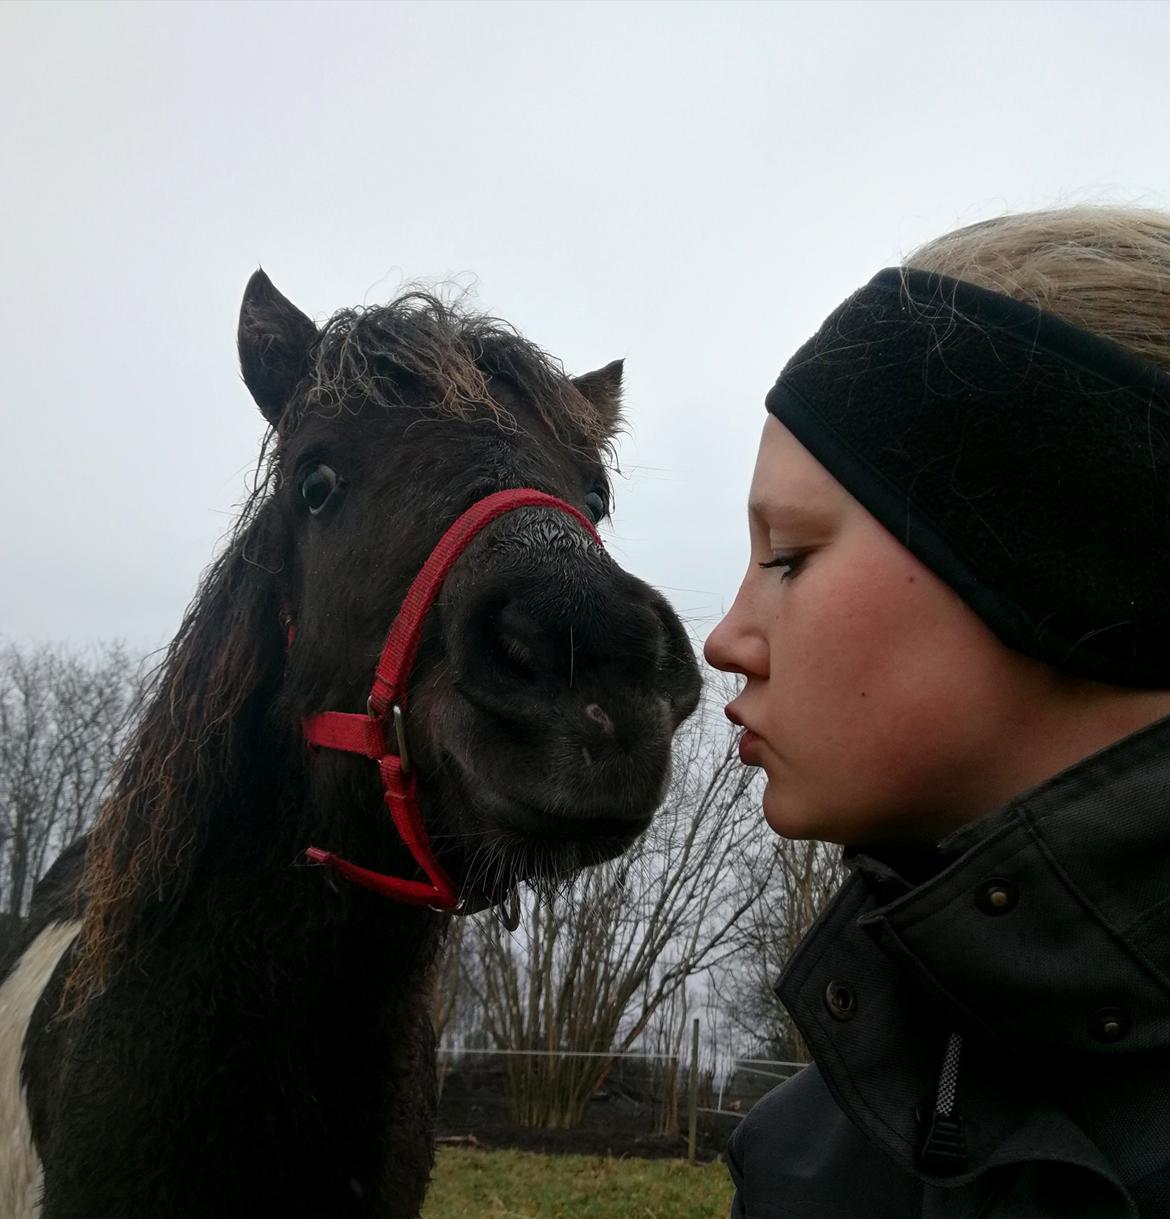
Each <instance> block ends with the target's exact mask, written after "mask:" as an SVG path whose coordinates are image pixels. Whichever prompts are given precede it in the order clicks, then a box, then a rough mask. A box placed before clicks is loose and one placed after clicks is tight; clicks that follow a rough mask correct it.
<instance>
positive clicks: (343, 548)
mask: <svg viewBox="0 0 1170 1219" xmlns="http://www.w3.org/2000/svg"><path fill="white" fill-rule="evenodd" d="M239 351H240V362H241V367H242V370H243V376H244V381H245V383H246V385H247V387H248V389H249V390H250V391H251V394H252V396H253V397H254V398H255V400H256V402H257V404H258V405H259V407H260V410H261V411H262V412H263V414H264V417H265V418H266V419H267V421H268V423H269V425H270V426H271V432H270V435H269V438H268V441H267V447H266V453H267V456H266V465H265V475H266V476H265V477H264V478H262V479H261V480H260V486H259V488H258V490H257V492H256V494H255V496H254V497H253V500H252V502H251V503H250V504H249V505H248V506H247V508H246V509H245V513H244V516H243V517H242V518H241V522H240V524H239V526H238V527H237V530H236V533H235V535H234V538H233V540H232V542H231V544H230V545H229V546H228V548H227V550H226V551H225V553H224V555H223V556H221V558H220V560H219V561H218V562H217V564H216V565H215V566H214V567H213V568H212V570H211V571H210V573H209V574H208V576H207V577H206V579H205V581H204V585H203V587H202V590H201V593H200V595H199V597H198V598H197V600H196V601H195V602H194V603H193V605H192V607H191V609H190V610H189V612H188V615H187V619H186V621H185V622H184V624H183V627H182V629H181V630H180V633H179V635H178V637H177V638H176V640H175V642H174V644H173V645H172V648H171V651H170V654H169V656H168V659H167V661H166V663H165V665H164V666H163V668H162V670H161V671H160V674H159V677H158V679H157V684H156V692H155V695H154V698H153V700H152V702H151V703H150V704H149V705H148V707H147V710H146V712H145V714H144V716H143V719H142V723H141V726H140V728H139V732H138V737H137V739H136V741H135V742H134V743H133V744H132V747H131V749H130V751H129V752H128V753H127V755H126V759H125V761H124V762H123V765H122V769H121V772H120V776H119V782H118V785H117V788H116V790H115V793H114V797H113V798H112V800H111V801H110V804H109V805H108V806H107V808H106V810H105V813H104V814H103V817H102V818H101V820H100V821H99V825H98V827H97V829H96V832H95V835H94V840H93V842H92V843H91V847H90V860H89V885H88V887H89V890H90V901H91V911H90V915H89V916H88V922H89V923H90V924H91V928H92V929H96V930H94V931H93V935H94V936H96V938H97V939H98V940H101V939H103V938H105V937H106V936H107V935H108V934H109V933H111V932H112V930H113V928H112V926H111V925H109V919H110V918H111V916H116V917H114V922H115V923H117V922H125V919H126V917H128V912H129V911H131V910H132V908H133V907H134V906H135V905H136V904H138V905H139V906H141V905H142V904H143V903H144V902H147V903H148V902H149V901H150V900H152V897H153V898H158V899H160V900H162V901H164V902H165V901H166V900H168V895H174V896H175V897H178V896H181V893H182V891H183V890H184V889H185V888H186V887H188V885H189V882H190V878H191V876H192V875H193V874H194V872H195V870H196V869H197V867H198V862H197V861H198V858H199V856H200V853H201V852H200V848H201V846H203V845H204V844H206V843H207V842H209V841H210V840H211V838H213V837H215V830H214V828H213V827H214V823H215V818H216V816H219V815H223V814H221V813H217V812H216V810H217V809H223V808H224V806H225V805H229V806H233V807H235V811H234V813H233V814H232V816H231V817H230V819H227V820H228V822H229V825H230V828H229V829H227V830H225V831H224V833H226V834H228V835H229V836H230V837H231V838H232V840H233V842H234V843H235V844H236V847H237V849H238V851H239V852H242V854H243V855H244V856H249V847H248V842H249V839H248V835H249V834H252V833H255V832H258V829H257V828H256V827H253V825H252V824H251V823H250V821H249V816H250V814H249V813H248V811H247V810H246V809H242V808H240V807H239V806H240V804H241V802H242V800H243V798H244V794H250V800H251V805H252V806H253V807H258V806H260V805H265V804H266V805H269V806H270V805H272V804H274V803H276V804H281V805H282V808H281V810H280V815H279V827H278V828H277V829H275V830H273V832H274V833H276V834H277V836H278V837H279V840H280V849H281V850H285V851H293V850H294V848H295V846H296V845H297V843H298V842H299V844H300V846H301V847H303V846H306V845H308V843H309V841H310V840H312V841H315V842H319V843H320V845H321V846H322V847H325V848H327V849H329V850H335V851H337V852H339V853H343V854H345V855H347V856H348V857H349V858H352V859H355V860H356V861H358V862H360V863H362V864H363V865H365V866H367V867H372V868H377V869H379V870H387V871H397V872H399V873H403V871H404V869H405V870H406V874H409V872H410V870H411V869H412V868H413V867H414V864H413V861H412V860H411V858H410V857H409V856H408V855H406V854H405V852H404V849H403V847H402V844H401V842H400V841H399V840H398V837H397V835H396V834H395V832H394V829H393V827H392V825H391V824H390V821H389V818H388V816H387V813H386V809H385V806H384V803H383V798H382V789H381V784H380V782H379V777H378V768H377V766H375V765H374V764H373V763H372V762H369V761H367V760H366V759H363V758H360V757H355V756H352V755H349V754H344V753H335V752H333V751H331V750H320V751H311V750H310V749H309V748H308V747H307V746H306V745H305V743H304V741H303V739H302V736H301V725H302V722H303V720H304V719H305V718H306V717H310V716H313V715H315V714H317V713H320V712H323V711H341V712H353V713H358V714H360V713H362V712H364V711H365V710H366V700H367V696H368V695H369V692H370V687H371V682H372V679H373V676H374V670H375V666H376V665H377V662H378V658H379V655H380V653H381V650H382V646H383V642H384V640H385V638H386V634H387V630H388V628H389V626H390V624H391V622H392V621H393V620H394V618H395V616H396V614H397V613H398V610H399V607H400V605H401V604H402V601H403V597H404V595H405V593H406V591H407V589H408V588H409V586H410V584H411V581H412V579H413V578H414V576H415V575H416V573H417V572H418V571H419V569H420V568H421V567H422V565H423V563H424V562H425V561H426V559H427V557H428V555H429V554H430V552H431V551H432V549H433V548H434V546H435V544H436V542H437V541H438V540H439V538H440V537H441V535H442V534H443V532H444V531H445V530H446V529H447V527H448V526H449V525H450V524H451V523H452V522H453V521H454V520H455V519H456V518H457V517H458V516H459V515H460V514H461V513H462V512H464V511H465V510H466V509H467V508H468V507H469V506H471V505H472V504H474V503H475V502H477V501H479V500H481V499H482V498H484V497H485V496H487V495H489V494H491V493H494V492H497V491H500V490H504V489H508V488H518V487H529V488H535V489H537V490H539V491H543V492H546V493H548V494H550V495H552V496H556V497H557V498H559V499H561V500H563V501H565V502H566V503H567V504H569V505H571V506H573V507H575V508H577V509H579V510H580V512H581V513H583V514H585V515H586V516H587V517H588V518H590V519H591V520H593V521H595V522H599V521H601V520H602V518H604V517H605V516H606V515H607V514H608V513H609V509H610V502H611V490H610V482H609V477H608V473H607V459H608V458H609V456H610V454H611V445H612V441H613V438H614V435H615V432H616V431H617V430H618V427H619V424H620V419H621V416H620V403H619V400H620V390H621V376H622V366H621V363H620V361H618V362H614V363H612V364H609V365H607V366H605V367H604V368H602V369H600V370H598V371H597V372H593V373H588V374H586V375H584V376H580V377H576V378H569V377H567V376H566V375H565V374H564V373H563V371H562V370H561V367H560V365H559V364H558V363H557V362H555V361H554V360H552V359H550V358H549V357H548V356H547V355H545V353H544V352H542V351H541V350H540V349H539V348H537V347H536V346H534V345H533V344H532V343H530V342H529V341H527V340H526V339H524V338H523V337H521V336H520V335H518V334H517V333H516V332H515V331H514V330H512V329H511V328H510V327H508V326H506V325H504V324H502V323H500V322H498V321H496V320H494V319H491V318H485V317H482V316H479V315H476V314H473V313H470V312H468V311H466V310H464V309H462V308H460V307H458V306H453V305H450V304H446V303H444V302H442V301H440V300H438V299H436V298H435V297H433V296H430V295H427V294H421V293H411V294H408V295H405V296H402V297H400V298H398V299H397V300H395V301H393V302H392V303H390V304H388V305H385V306H379V307H371V308H368V309H364V310H345V311H342V312H340V313H338V314H336V315H335V316H334V317H333V318H331V319H330V320H329V321H328V322H327V323H326V324H325V325H324V326H323V327H321V328H318V327H317V326H316V325H314V324H313V322H312V321H310V319H309V318H308V317H306V316H305V315H304V314H303V313H301V312H300V311H299V310H298V309H296V308H295V307H294V306H293V305H292V304H291V303H290V302H289V301H288V300H286V299H285V298H284V297H283V296H282V295H281V294H280V293H279V292H278V291H277V290H276V288H275V287H274V286H273V285H272V283H271V282H270V281H269V279H268V277H267V276H266V275H265V274H264V273H263V272H257V273H256V274H255V275H253V276H252V279H251V280H250V282H249V284H248V286H247V289H246V292H245V295H244V300H243V305H242V308H241V314H240V325H239ZM290 640H291V643H290ZM698 693H699V678H698V671H697V668H696V665H695V661H694V656H693V652H692V648H691V646H690V643H689V640H688V638H687V636H686V633H685V631H684V629H683V627H682V625H681V623H680V622H679V620H678V618H677V617H676V616H675V614H674V612H673V611H672V610H671V608H670V607H669V606H668V604H667V603H666V601H665V600H664V599H663V598H662V597H661V596H660V595H659V594H658V593H657V592H655V591H654V590H653V589H651V588H650V587H649V586H647V585H646V584H645V583H643V582H642V581H641V580H638V579H636V578H635V577H634V576H632V575H630V574H628V573H627V572H625V571H623V570H622V569H621V568H620V567H619V566H618V565H617V563H615V562H614V561H613V559H612V558H611V557H610V556H609V555H608V554H607V553H606V552H605V551H604V550H603V549H602V548H601V547H599V546H598V545H597V544H596V543H595V542H594V541H592V540H591V539H590V538H589V537H588V534H587V533H586V531H585V530H584V529H583V528H582V527H581V525H580V523H578V522H577V521H575V520H574V519H573V518H572V517H571V516H570V515H568V514H565V513H563V512H558V511H555V510H552V509H549V508H523V509H519V510H516V511H512V512H509V513H507V514H506V515H504V516H501V517H500V518H499V519H498V520H496V521H494V522H493V523H492V524H491V525H489V526H488V527H487V528H485V529H484V530H483V531H482V532H481V533H479V534H478V535H477V536H476V537H475V539H474V540H473V541H472V543H471V544H470V546H469V547H468V549H467V550H466V551H465V552H464V553H463V555H462V556H461V557H460V558H459V559H458V561H457V562H456V564H455V566H454V568H453V569H452V571H451V573H450V575H449V577H448V578H447V580H446V582H445V584H444V586H443V589H442V592H441V595H440V597H439V600H438V602H437V603H436V605H435V607H434V609H433V610H432V611H431V613H430V614H429V616H428V618H427V621H426V627H425V630H424V633H423V638H422V644H421V647H420V650H419V654H418V659H417V663H416V664H415V666H414V668H413V671H412V674H411V678H410V686H409V704H410V720H409V737H410V750H411V754H412V763H413V766H414V769H415V772H416V774H417V779H418V787H419V799H420V804H421V808H422V814H423V819H424V822H425V824H426V828H427V833H428V835H429V837H430V839H431V842H432V843H433V845H434V847H435V849H436V850H437V852H438V853H439V856H440V858H441V859H442V861H443V864H444V866H445V867H446V868H447V870H448V871H449V873H450V875H451V876H452V877H453V879H454V881H455V884H456V886H457V887H458V888H460V889H461V890H462V891H463V893H464V895H465V896H466V897H468V898H469V899H470V900H472V901H474V902H478V903H480V904H482V902H483V901H488V900H499V899H500V898H501V897H502V896H503V895H504V894H505V893H506V892H507V890H508V887H509V886H510V885H512V884H513V883H514V882H515V881H516V880H517V879H522V878H529V879H531V878H533V877H535V876H537V875H538V874H539V875H541V876H543V877H545V878H548V879H554V878H556V877H558V876H563V875H565V874H566V873H568V872H571V871H573V870H575V869H577V868H579V867H581V866H582V865H585V864H589V863H593V862H597V861H599V860H601V859H604V858H606V857H608V856H611V855H613V854H615V853H617V852H619V851H620V850H622V849H623V848H624V847H625V846H627V845H629V843H631V842H632V841H633V840H634V839H635V838H636V837H637V835H638V834H639V833H640V832H641V831H642V830H643V829H644V828H645V827H646V826H647V824H648V823H649V821H650V819H651V817H652V815H653V813H654V811H655V809H656V808H657V807H658V805H659V803H660V802H661V800H662V799H663V796H664V794H665V791H666V784H667V780H668V775H669V766H670V749H671V738H672V735H673V732H674V730H675V728H677V727H678V725H679V724H680V722H681V721H682V720H683V719H684V718H685V717H686V716H687V715H689V714H690V712H691V711H692V710H693V709H694V707H695V705H696V702H697V699H698ZM277 762H281V763H282V764H281V766H280V772H281V773H280V774H276V773H274V764H275V763H277ZM256 816H257V817H262V816H263V815H262V814H256ZM266 828H268V827H267V823H266ZM254 854H255V857H256V858H257V860H259V859H260V856H261V854H262V853H261V852H260V851H259V850H258V849H257V851H256V852H254ZM281 862H282V863H283V865H284V866H288V865H291V864H292V863H293V862H294V859H293V858H289V857H287V856H286V857H285V858H283V860H282V861H281ZM257 866H263V865H262V864H258V865H257ZM119 911H121V914H120V915H119V914H118V912H119ZM103 927H104V930H103Z"/></svg>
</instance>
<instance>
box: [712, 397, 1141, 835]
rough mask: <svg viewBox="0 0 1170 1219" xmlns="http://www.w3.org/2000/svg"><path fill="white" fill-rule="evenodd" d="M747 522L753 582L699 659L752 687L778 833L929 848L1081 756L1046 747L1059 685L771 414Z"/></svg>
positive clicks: (758, 748) (735, 712)
mask: <svg viewBox="0 0 1170 1219" xmlns="http://www.w3.org/2000/svg"><path fill="white" fill-rule="evenodd" d="M748 521H749V531H750V536H751V561H750V562H749V564H748V569H747V574H746V576H744V579H743V584H742V586H741V587H740V590H739V593H738V594H737V596H736V599H735V603H734V604H733V605H732V607H731V610H730V611H729V612H728V614H727V615H726V617H725V618H724V619H723V621H722V622H720V624H719V625H718V626H717V627H716V628H715V630H714V631H713V632H712V634H711V636H710V638H709V639H708V640H707V645H706V649H705V651H706V657H707V660H708V661H709V663H711V664H712V665H714V666H715V667H716V668H719V669H724V670H727V671H728V672H732V673H738V674H741V675H742V676H743V677H744V678H746V683H745V685H744V688H743V691H742V693H741V694H740V695H739V696H738V697H737V698H736V699H735V700H734V701H733V702H732V703H731V704H730V705H729V706H728V709H727V714H728V716H729V718H731V719H732V720H734V721H735V722H736V723H739V724H741V725H742V726H743V727H744V728H745V729H747V731H746V732H745V734H744V738H743V740H742V742H741V745H740V753H741V756H742V757H743V760H744V761H745V762H747V763H749V764H751V765H756V766H761V767H763V769H764V771H765V772H766V774H767V777H768V783H767V788H766V790H765V794H764V814H765V816H766V818H767V820H768V823H769V824H770V825H771V826H772V828H773V829H774V830H776V832H777V833H780V834H783V835H784V836H785V837H788V838H819V839H825V840H827V841H832V842H841V843H863V842H880V841H883V840H884V841H905V842H924V841H937V840H938V838H940V837H942V836H943V835H944V834H945V833H946V832H947V831H948V830H950V829H952V828H954V827H956V826H957V825H960V824H962V823H964V822H966V821H969V820H972V819H973V818H975V817H978V816H980V815H982V814H983V813H986V812H989V811H991V810H992V809H994V808H996V807H997V806H998V805H999V804H1001V803H1003V802H1004V801H1006V800H1007V799H1009V798H1010V797H1011V796H1012V795H1014V794H1016V793H1017V792H1019V791H1022V790H1024V789H1026V788H1027V787H1029V786H1031V785H1032V784H1033V783H1035V782H1037V781H1039V779H1040V778H1042V777H1044V776H1045V774H1050V773H1054V772H1055V770H1057V769H1061V767H1062V765H1063V764H1067V763H1068V762H1071V761H1072V760H1073V757H1075V756H1076V750H1077V748H1079V747H1080V746H1081V744H1082V742H1078V741H1075V740H1073V739H1072V737H1070V738H1069V740H1068V741H1066V742H1064V744H1063V745H1062V744H1061V743H1060V742H1059V741H1057V736H1058V735H1059V733H1058V724H1057V721H1056V720H1055V718H1054V708H1055V706H1056V704H1057V701H1058V700H1057V695H1056V692H1057V691H1058V689H1059V685H1060V681H1061V677H1060V675H1059V674H1057V673H1056V672H1055V670H1052V669H1050V668H1049V667H1048V666H1046V665H1043V664H1041V663H1040V662H1039V661H1035V660H1032V659H1031V658H1029V657H1026V656H1023V655H1022V654H1020V653H1017V652H1014V651H1012V650H1010V649H1009V648H1007V647H1006V646H1005V645H1004V644H1002V643H1001V642H1000V641H999V640H998V639H997V638H996V636H995V635H994V634H993V633H992V632H991V631H990V629H989V628H988V627H987V626H985V625H984V623H983V621H982V620H981V619H980V618H979V617H977V616H976V614H975V613H974V612H973V611H972V610H970V609H969V608H968V607H967V605H966V604H965V603H964V602H963V601H962V600H961V599H960V598H959V596H958V595H957V594H956V593H955V592H953V591H952V590H951V588H950V587H949V585H947V584H945V583H943V581H942V580H940V579H939V578H938V577H937V576H935V575H934V574H933V573H932V572H931V571H930V570H929V569H927V568H926V567H924V566H923V565H922V564H921V563H920V562H919V561H918V560H917V559H916V558H915V557H914V556H913V555H912V554H911V553H910V552H909V551H908V550H906V549H905V548H904V547H903V546H902V545H901V544H900V543H899V542H898V541H897V540H896V539H895V538H894V537H893V536H892V535H891V534H890V533H888V532H887V531H886V530H885V529H884V528H883V527H882V526H881V525H880V524H878V522H877V521H876V520H875V519H874V518H873V517H872V516H871V515H870V514H869V513H868V512H867V511H866V510H865V509H864V508H863V507H862V506H861V505H860V504H859V503H858V502H857V501H856V500H855V499H853V497H852V496H851V495H849V493H848V492H847V491H846V490H845V489H844V488H843V487H842V486H841V485H840V484H839V483H838V482H836V480H835V479H833V478H832V476H831V475H830V474H829V473H828V472H827V471H826V470H825V469H824V467H823V466H821V465H820V463H819V462H817V461H816V460H815V459H814V458H813V457H812V456H811V454H809V452H808V451H807V450H806V449H805V448H803V446H802V445H800V444H799V443H798V442H797V440H796V439H795V438H794V437H793V435H792V433H791V432H789V431H788V429H787V428H785V427H784V425H783V424H781V423H780V422H779V421H778V420H776V419H774V418H773V417H771V416H769V417H768V420H767V422H766V423H765V425H764V434H763V437H762V439H761V441H760V451H759V456H758V458H757V461H756V468H755V474H754V476H753V478H752V487H751V495H750V502H749V507H748ZM1065 735H1066V736H1067V735H1068V734H1065ZM1117 735H1122V733H1121V732H1119V733H1118V734H1117ZM1073 736H1075V734H1073ZM1038 741H1039V742H1045V744H1044V745H1043V747H1038V746H1037V742H1038ZM1102 743H1103V742H1102ZM1094 744H1095V743H1094ZM1054 746H1055V749H1056V753H1057V754H1058V753H1059V752H1060V749H1061V748H1064V747H1067V748H1068V749H1070V750H1071V752H1072V754H1073V757H1059V756H1056V754H1054V752H1053V750H1054ZM1092 747H1093V746H1092V745H1091V746H1089V747H1088V748H1086V749H1084V752H1090V751H1091V748H1092ZM1081 756H1083V753H1082V754H1081Z"/></svg>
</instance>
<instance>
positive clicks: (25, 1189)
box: [0, 922, 81, 1219]
mask: <svg viewBox="0 0 1170 1219" xmlns="http://www.w3.org/2000/svg"><path fill="white" fill-rule="evenodd" d="M80 929H81V924H80V923H79V922H74V923H52V924H50V926H48V927H46V928H45V930H44V931H42V932H41V934H40V935H38V936H37V938H36V939H35V940H33V942H32V943H31V944H30V945H29V946H28V948H27V949H26V951H25V953H24V955H23V956H22V957H21V958H20V960H19V961H18V962H17V963H16V967H15V968H14V969H13V971H12V972H11V973H10V974H9V975H8V977H7V978H6V979H5V980H4V985H3V986H0V1215H3V1216H5V1219H36V1217H37V1216H38V1215H39V1214H40V1213H41V1183H42V1177H43V1173H42V1171H41V1162H40V1159H39V1158H38V1156H37V1152H36V1148H35V1147H34V1146H33V1140H32V1130H31V1128H30V1126H29V1120H28V1106H27V1104H26V1103H25V1096H24V1088H23V1087H22V1086H21V1082H20V1063H21V1059H22V1057H23V1056H24V1037H25V1033H26V1032H27V1031H28V1022H29V1020H31V1019H32V1013H33V1008H34V1007H36V1005H37V1000H38V999H39V998H40V997H41V993H42V991H44V989H45V987H46V986H47V985H48V983H49V979H50V978H51V977H52V976H53V970H54V969H56V968H57V962H58V961H60V960H61V958H62V956H64V955H65V951H66V950H67V949H68V947H69V945H70V944H72V943H73V940H74V939H75V938H76V936H77V933H78V931H79V930H80Z"/></svg>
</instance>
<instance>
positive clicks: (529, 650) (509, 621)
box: [489, 601, 537, 679]
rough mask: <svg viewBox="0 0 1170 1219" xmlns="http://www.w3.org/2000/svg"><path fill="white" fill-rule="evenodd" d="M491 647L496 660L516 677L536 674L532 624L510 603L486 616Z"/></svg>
mask: <svg viewBox="0 0 1170 1219" xmlns="http://www.w3.org/2000/svg"><path fill="white" fill-rule="evenodd" d="M489 630H490V634H491V648H492V652H493V654H494V655H495V657H496V660H497V661H498V662H499V663H500V664H501V665H502V666H503V667H504V668H505V669H508V670H510V671H511V672H513V673H516V674H518V675H519V676H522V677H525V678H528V679H532V678H534V677H535V676H536V674H537V653H536V644H537V639H536V625H535V624H534V623H533V622H532V620H531V619H530V618H529V617H528V616H527V615H526V614H525V613H524V611H523V610H522V609H520V607H519V606H518V605H517V604H516V603H515V602H514V601H509V602H508V603H507V604H505V605H503V606H501V607H500V608H499V609H498V610H497V611H496V612H495V613H494V614H492V616H491V618H490V619H489Z"/></svg>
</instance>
